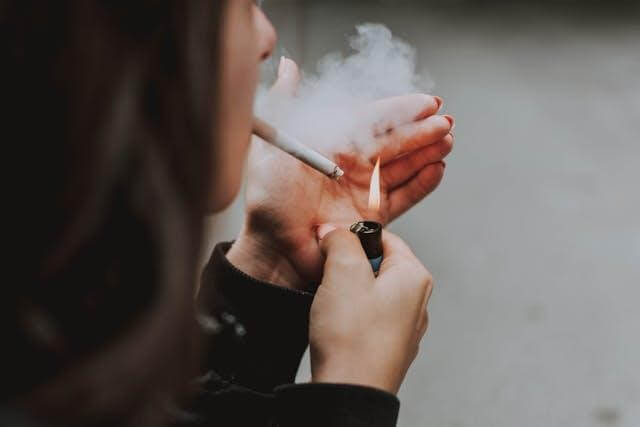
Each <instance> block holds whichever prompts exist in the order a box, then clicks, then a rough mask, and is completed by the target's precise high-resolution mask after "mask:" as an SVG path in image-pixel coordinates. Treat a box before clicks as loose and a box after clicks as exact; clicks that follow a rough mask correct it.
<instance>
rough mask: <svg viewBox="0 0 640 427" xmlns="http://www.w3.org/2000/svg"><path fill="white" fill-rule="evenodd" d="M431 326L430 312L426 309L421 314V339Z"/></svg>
mask: <svg viewBox="0 0 640 427" xmlns="http://www.w3.org/2000/svg"><path fill="white" fill-rule="evenodd" d="M428 328H429V312H428V311H427V310H426V309H425V311H424V313H423V314H422V316H420V323H419V324H418V336H419V337H420V339H422V337H424V335H425V334H426V333H427V329H428Z"/></svg>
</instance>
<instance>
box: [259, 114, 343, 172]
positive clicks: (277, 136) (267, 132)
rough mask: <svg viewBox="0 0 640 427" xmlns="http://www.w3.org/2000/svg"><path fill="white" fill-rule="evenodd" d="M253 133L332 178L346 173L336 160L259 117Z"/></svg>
mask: <svg viewBox="0 0 640 427" xmlns="http://www.w3.org/2000/svg"><path fill="white" fill-rule="evenodd" d="M253 134H254V135H256V136H258V137H260V138H262V139H263V140H265V141H266V142H268V143H269V144H271V145H273V146H274V147H277V148H279V149H280V150H282V151H284V152H286V153H288V154H290V155H291V156H293V157H295V158H296V159H298V160H300V161H301V162H303V163H305V164H306V165H308V166H310V167H312V168H313V169H315V170H317V171H318V172H321V173H323V174H324V175H326V176H328V177H329V178H331V179H335V180H337V179H338V178H340V177H341V176H343V175H344V171H343V170H342V169H340V167H338V165H336V164H335V163H334V162H332V161H331V160H329V159H327V158H326V157H325V156H323V155H322V154H320V153H319V152H317V151H315V150H313V149H311V148H309V147H307V146H306V145H304V144H303V143H301V142H300V141H298V140H297V139H295V138H292V137H291V136H289V135H287V134H285V133H283V132H280V131H279V130H278V129H276V128H274V127H273V126H271V125H270V124H269V123H267V122H265V121H264V120H262V119H260V118H258V117H254V120H253Z"/></svg>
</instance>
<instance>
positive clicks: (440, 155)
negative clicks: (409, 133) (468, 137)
mask: <svg viewBox="0 0 640 427" xmlns="http://www.w3.org/2000/svg"><path fill="white" fill-rule="evenodd" d="M453 144H454V137H453V135H451V134H448V135H446V136H445V137H444V138H442V139H441V140H440V141H438V142H436V143H435V144H431V145H427V146H426V147H423V148H420V149H418V150H416V151H414V152H412V153H409V154H406V155H405V156H402V157H400V158H398V159H395V160H392V161H391V163H387V164H386V165H385V166H383V167H382V170H381V171H380V172H381V174H382V181H383V182H384V184H385V188H386V189H387V190H389V191H393V190H395V189H396V188H398V187H400V186H401V185H403V184H405V183H406V182H407V181H408V180H409V179H411V178H413V177H414V176H415V175H416V174H417V173H418V172H419V171H420V170H421V169H423V168H424V167H425V166H427V165H429V164H431V163H437V162H440V161H442V160H444V158H445V157H447V156H448V155H449V153H451V150H453Z"/></svg>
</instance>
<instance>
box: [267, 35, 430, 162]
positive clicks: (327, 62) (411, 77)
mask: <svg viewBox="0 0 640 427" xmlns="http://www.w3.org/2000/svg"><path fill="white" fill-rule="evenodd" d="M349 44H350V46H351V48H352V49H353V53H352V54H351V55H348V56H344V55H342V54H341V53H337V52H334V53H329V54H327V55H326V56H325V57H324V58H323V59H321V60H320V62H319V63H318V65H317V69H316V71H315V72H313V73H305V72H303V78H302V81H301V84H300V87H299V90H298V92H297V94H296V96H294V97H293V98H291V97H284V96H279V95H277V94H274V93H272V92H269V91H268V89H267V88H266V87H262V88H261V90H260V91H259V96H258V102H257V105H256V109H257V113H258V114H259V115H261V116H263V117H265V118H266V119H268V120H270V121H271V122H272V123H274V124H275V125H276V126H278V127H279V128H281V129H284V130H286V131H287V132H288V133H290V134H291V135H293V136H295V137H297V138H299V139H300V140H302V141H303V142H304V143H305V144H309V145H311V146H313V147H315V148H316V149H319V150H320V151H323V152H332V151H334V150H335V148H336V147H337V146H341V147H344V146H345V144H353V145H355V146H356V147H355V148H357V149H359V150H360V151H366V149H365V147H368V148H371V144H370V143H371V141H372V139H373V132H371V129H373V127H374V125H375V123H376V122H379V121H380V120H381V119H384V122H385V123H387V124H389V125H393V124H394V122H395V121H396V119H394V117H389V116H388V115H387V116H385V117H384V118H382V117H376V116H375V114H368V115H364V114H363V113H362V111H363V110H364V108H363V107H364V106H365V105H367V104H369V103H371V102H373V101H376V100H380V99H383V98H387V97H393V96H398V95H406V94H411V93H427V92H428V91H429V90H430V89H431V88H432V86H433V84H432V82H431V80H430V79H429V77H428V75H427V74H426V73H418V72H417V70H416V50H415V49H414V48H413V47H412V46H410V45H409V44H408V43H407V42H405V41H403V40H401V39H399V38H396V37H394V36H393V34H392V32H391V31H390V30H389V29H388V28H387V27H386V26H384V25H381V24H363V25H359V26H357V27H356V35H354V36H353V37H351V38H350V39H349ZM294 59H295V58H294ZM394 114H397V115H398V117H402V116H404V115H403V114H402V111H396V112H394ZM405 115H406V113H405Z"/></svg>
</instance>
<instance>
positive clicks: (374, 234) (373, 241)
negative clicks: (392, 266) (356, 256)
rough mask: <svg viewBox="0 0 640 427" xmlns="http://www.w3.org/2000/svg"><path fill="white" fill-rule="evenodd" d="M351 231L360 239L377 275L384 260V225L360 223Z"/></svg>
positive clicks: (368, 222)
mask: <svg viewBox="0 0 640 427" xmlns="http://www.w3.org/2000/svg"><path fill="white" fill-rule="evenodd" d="M350 230H351V232H352V233H354V234H355V235H356V236H358V238H359V239H360V243H361V244H362V248H363V249H364V252H365V253H366V254H367V258H369V263H370V264H371V268H373V271H374V273H375V274H376V275H377V274H378V271H380V265H381V264H382V259H383V251H382V224H380V223H379V222H373V221H360V222H357V223H355V224H353V225H352V226H351V229H350Z"/></svg>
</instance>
